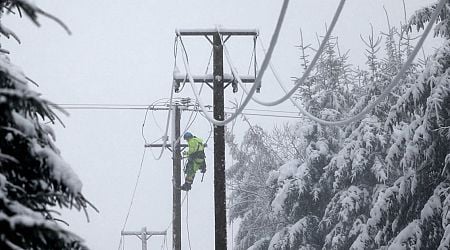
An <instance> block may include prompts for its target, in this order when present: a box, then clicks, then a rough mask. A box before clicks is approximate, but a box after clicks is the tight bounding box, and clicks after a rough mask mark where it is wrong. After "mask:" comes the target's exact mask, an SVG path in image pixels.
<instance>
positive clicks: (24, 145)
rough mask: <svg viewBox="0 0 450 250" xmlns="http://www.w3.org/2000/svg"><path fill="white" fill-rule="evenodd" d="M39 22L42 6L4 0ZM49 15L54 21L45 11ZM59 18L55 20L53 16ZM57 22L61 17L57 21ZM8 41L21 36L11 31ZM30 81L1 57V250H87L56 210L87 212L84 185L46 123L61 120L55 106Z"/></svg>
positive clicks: (3, 4)
mask: <svg viewBox="0 0 450 250" xmlns="http://www.w3.org/2000/svg"><path fill="white" fill-rule="evenodd" d="M0 8H1V12H2V13H3V14H4V13H9V12H10V11H11V12H12V11H13V9H14V10H17V11H19V12H20V13H23V14H25V15H27V16H29V17H30V18H31V20H33V21H34V22H35V23H37V18H38V15H39V14H44V13H45V12H43V11H42V10H41V9H39V8H38V7H37V6H35V5H32V4H30V3H29V2H28V1H26V0H20V1H0ZM45 15H46V16H49V17H52V16H51V15H48V14H47V13H45ZM52 18H53V17H52ZM53 19H54V20H57V19H56V18H53ZM0 32H1V33H2V34H3V35H4V36H6V37H10V36H12V37H15V38H17V36H16V35H15V34H14V33H13V32H12V31H10V30H8V29H7V28H6V27H4V26H1V31H0ZM29 84H30V82H29V79H28V78H27V77H26V76H25V74H24V73H23V72H22V71H21V70H20V69H19V68H18V67H16V66H14V65H13V64H12V63H11V62H10V59H9V58H8V57H7V56H6V55H5V51H4V50H3V49H2V52H1V53H0V249H46V250H48V249H50V250H51V249H54V250H57V249H58V250H59V249H86V247H85V246H84V244H83V240H82V239H81V238H79V237H78V236H76V235H75V234H73V233H71V232H70V231H68V230H66V229H64V228H63V227H62V226H61V224H60V223H59V222H58V221H59V219H58V218H56V217H55V216H57V215H58V214H57V213H56V212H55V211H54V207H56V206H58V207H61V208H72V207H74V208H76V209H78V210H79V209H85V208H86V206H88V202H87V201H86V199H85V198H84V197H83V195H82V194H81V189H82V184H81V181H80V179H79V178H78V177H77V175H76V174H75V173H74V172H73V170H72V168H71V167H70V166H69V165H68V164H67V163H66V162H65V161H64V160H63V159H62V157H61V155H60V152H59V150H58V149H57V148H56V146H55V145H54V140H55V138H54V137H55V136H54V133H53V131H52V129H51V127H50V126H48V125H47V124H46V123H44V121H45V122H48V121H50V122H54V121H55V119H57V117H56V115H55V114H54V112H53V108H54V107H55V106H54V105H52V104H51V103H50V102H49V101H47V100H45V99H43V98H42V97H41V95H40V94H39V93H37V92H35V91H33V90H32V89H31V88H30V86H29Z"/></svg>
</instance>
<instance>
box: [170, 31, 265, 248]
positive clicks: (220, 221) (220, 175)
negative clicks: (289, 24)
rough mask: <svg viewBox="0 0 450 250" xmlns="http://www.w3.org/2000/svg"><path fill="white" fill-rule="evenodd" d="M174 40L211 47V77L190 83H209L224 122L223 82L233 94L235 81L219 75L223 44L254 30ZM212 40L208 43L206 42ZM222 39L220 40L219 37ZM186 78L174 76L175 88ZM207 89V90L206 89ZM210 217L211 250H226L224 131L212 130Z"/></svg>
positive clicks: (196, 33)
mask: <svg viewBox="0 0 450 250" xmlns="http://www.w3.org/2000/svg"><path fill="white" fill-rule="evenodd" d="M176 33H177V36H204V37H206V39H207V40H208V41H209V42H210V43H211V45H212V46H213V75H212V77H211V76H209V75H205V76H194V82H201V83H206V84H208V86H210V85H209V83H211V82H213V86H212V89H213V102H214V103H213V107H214V118H215V119H216V120H222V121H223V120H224V114H225V111H224V99H225V98H224V89H225V88H226V87H227V86H228V85H226V86H225V85H224V83H225V82H227V83H232V84H233V92H236V91H237V87H235V86H236V80H235V79H234V77H233V76H231V75H229V74H227V75H225V77H224V72H223V44H222V41H224V43H225V42H226V41H227V40H228V39H229V38H230V37H231V36H252V37H253V38H254V39H256V37H257V36H258V31H257V30H242V29H239V30H234V29H233V30H230V29H221V30H220V32H219V31H218V29H204V30H198V29H195V30H177V31H176ZM210 36H212V38H213V39H212V41H211V39H210ZM223 36H225V39H224V40H222V37H223ZM186 78H187V77H186V75H180V74H174V81H175V82H176V83H177V84H178V85H179V84H180V83H182V82H185V80H186ZM241 79H242V80H243V82H247V83H254V82H255V77H249V76H242V77H241ZM210 87H211V86H210ZM214 215H215V249H216V250H226V249H227V217H226V192H225V127H224V126H214Z"/></svg>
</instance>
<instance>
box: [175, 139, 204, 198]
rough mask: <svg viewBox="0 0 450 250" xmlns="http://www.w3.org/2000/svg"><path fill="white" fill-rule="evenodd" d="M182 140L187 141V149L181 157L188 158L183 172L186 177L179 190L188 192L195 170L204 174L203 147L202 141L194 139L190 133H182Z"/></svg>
mask: <svg viewBox="0 0 450 250" xmlns="http://www.w3.org/2000/svg"><path fill="white" fill-rule="evenodd" d="M183 138H184V140H186V141H187V144H188V147H189V149H188V151H184V152H183V156H184V157H187V158H188V162H187V165H186V168H185V170H184V173H185V176H186V177H185V179H184V184H183V185H182V186H181V190H184V191H189V190H190V189H191V186H192V182H193V181H194V177H195V173H196V172H197V170H199V169H200V172H201V173H205V172H206V162H205V152H204V148H205V145H204V144H203V141H202V139H200V138H198V137H195V136H194V135H192V134H191V133H190V132H186V133H184V135H183Z"/></svg>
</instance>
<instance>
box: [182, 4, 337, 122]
mask: <svg viewBox="0 0 450 250" xmlns="http://www.w3.org/2000/svg"><path fill="white" fill-rule="evenodd" d="M343 1H344V0H343ZM288 5H289V0H284V1H283V5H282V7H281V12H280V15H279V17H278V21H277V24H276V27H275V31H274V33H273V35H272V39H271V41H270V45H269V50H268V52H267V54H266V56H265V57H264V60H263V62H262V65H261V69H260V71H259V73H258V75H257V76H256V80H255V84H254V85H253V87H252V88H251V90H250V94H249V95H248V96H247V98H246V99H245V100H244V102H243V103H242V105H241V106H240V107H239V108H238V109H237V110H236V112H235V113H234V114H233V115H231V117H229V118H227V119H225V120H223V121H220V120H216V119H214V118H213V117H212V116H211V115H210V114H209V112H207V110H206V107H205V105H203V103H202V102H201V99H200V96H199V94H198V93H197V90H196V88H195V84H194V79H193V77H192V74H191V70H190V67H189V63H188V61H187V54H186V53H182V57H183V63H184V67H185V70H186V73H187V75H188V79H189V82H190V85H191V87H192V90H193V92H194V95H195V97H196V98H197V101H198V103H199V105H200V108H201V110H202V112H203V114H205V116H206V117H207V119H208V120H209V121H210V122H211V123H213V124H214V125H218V126H224V125H226V124H228V123H230V122H231V121H233V120H234V119H235V118H236V117H237V116H238V115H239V114H240V113H241V112H242V111H243V110H244V108H245V106H247V104H248V103H249V101H250V99H251V97H252V95H253V94H254V93H255V91H256V89H257V87H258V85H259V83H260V82H261V79H262V77H263V76H264V72H265V70H266V69H267V66H268V63H269V61H270V59H271V57H272V53H273V51H274V49H275V45H276V43H277V40H278V37H279V34H280V30H281V27H282V24H283V21H284V17H285V16H286V11H287V8H288ZM217 32H218V33H219V34H220V29H219V28H218V27H217ZM177 37H179V38H180V39H181V37H180V35H179V34H178V35H177ZM182 46H183V44H182Z"/></svg>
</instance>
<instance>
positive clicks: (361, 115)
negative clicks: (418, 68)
mask: <svg viewBox="0 0 450 250" xmlns="http://www.w3.org/2000/svg"><path fill="white" fill-rule="evenodd" d="M445 2H446V0H441V1H440V2H439V4H438V5H437V7H436V10H435V11H434V13H433V15H432V17H431V19H430V21H429V23H428V25H427V27H426V28H425V30H424V32H423V34H422V36H421V37H420V39H419V41H418V42H417V44H416V46H415V47H414V49H413V51H412V52H411V54H410V55H409V57H408V58H407V60H406V62H405V63H404V64H403V66H402V67H401V69H400V71H399V72H398V73H397V75H396V76H395V77H394V79H393V80H392V82H391V83H390V84H389V85H388V86H387V87H386V89H385V90H384V91H383V92H382V93H381V95H380V96H379V97H378V98H377V99H375V101H374V102H372V103H371V104H369V105H368V106H366V107H365V108H364V109H363V110H362V111H361V112H359V113H358V114H356V115H354V116H352V117H350V118H347V119H344V120H340V121H327V120H323V119H320V118H318V117H316V116H314V115H313V114H311V113H309V112H308V111H307V110H305V108H304V107H302V106H301V105H300V104H299V103H298V102H296V101H295V100H293V99H292V98H291V102H292V104H294V105H295V106H296V107H297V108H298V110H299V111H300V113H301V114H302V115H304V116H305V117H307V118H309V119H311V120H313V121H315V122H317V123H320V124H322V125H331V126H340V125H346V124H349V123H352V122H355V121H358V120H361V119H363V118H364V116H365V115H366V114H368V113H369V112H371V111H372V110H373V109H374V108H375V107H376V106H377V105H378V104H379V103H380V102H381V101H382V100H384V99H385V98H386V97H387V96H388V95H389V94H390V93H391V91H392V90H393V89H394V88H395V87H397V86H398V84H399V83H400V79H401V78H402V77H403V75H404V74H405V72H406V70H407V69H408V68H409V67H410V66H411V63H412V62H413V61H414V59H415V57H416V55H417V53H418V52H419V50H420V49H421V48H422V45H423V43H424V41H425V39H426V38H427V36H428V35H429V33H430V31H431V28H432V27H433V25H434V23H435V22H436V19H437V17H438V15H439V13H440V12H441V10H442V8H443V7H444V5H445ZM261 44H262V43H261ZM263 50H264V49H263ZM270 68H271V70H272V72H273V74H274V76H275V79H276V80H277V81H278V83H279V84H280V86H282V87H283V86H284V85H283V83H282V82H281V79H280V78H279V76H278V73H277V71H276V70H275V69H274V67H273V66H272V65H271V67H270ZM305 80H306V78H304V77H302V78H301V79H300V80H299V83H303V82H304V81H305ZM283 90H284V91H285V88H284V87H283ZM287 94H290V93H287Z"/></svg>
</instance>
